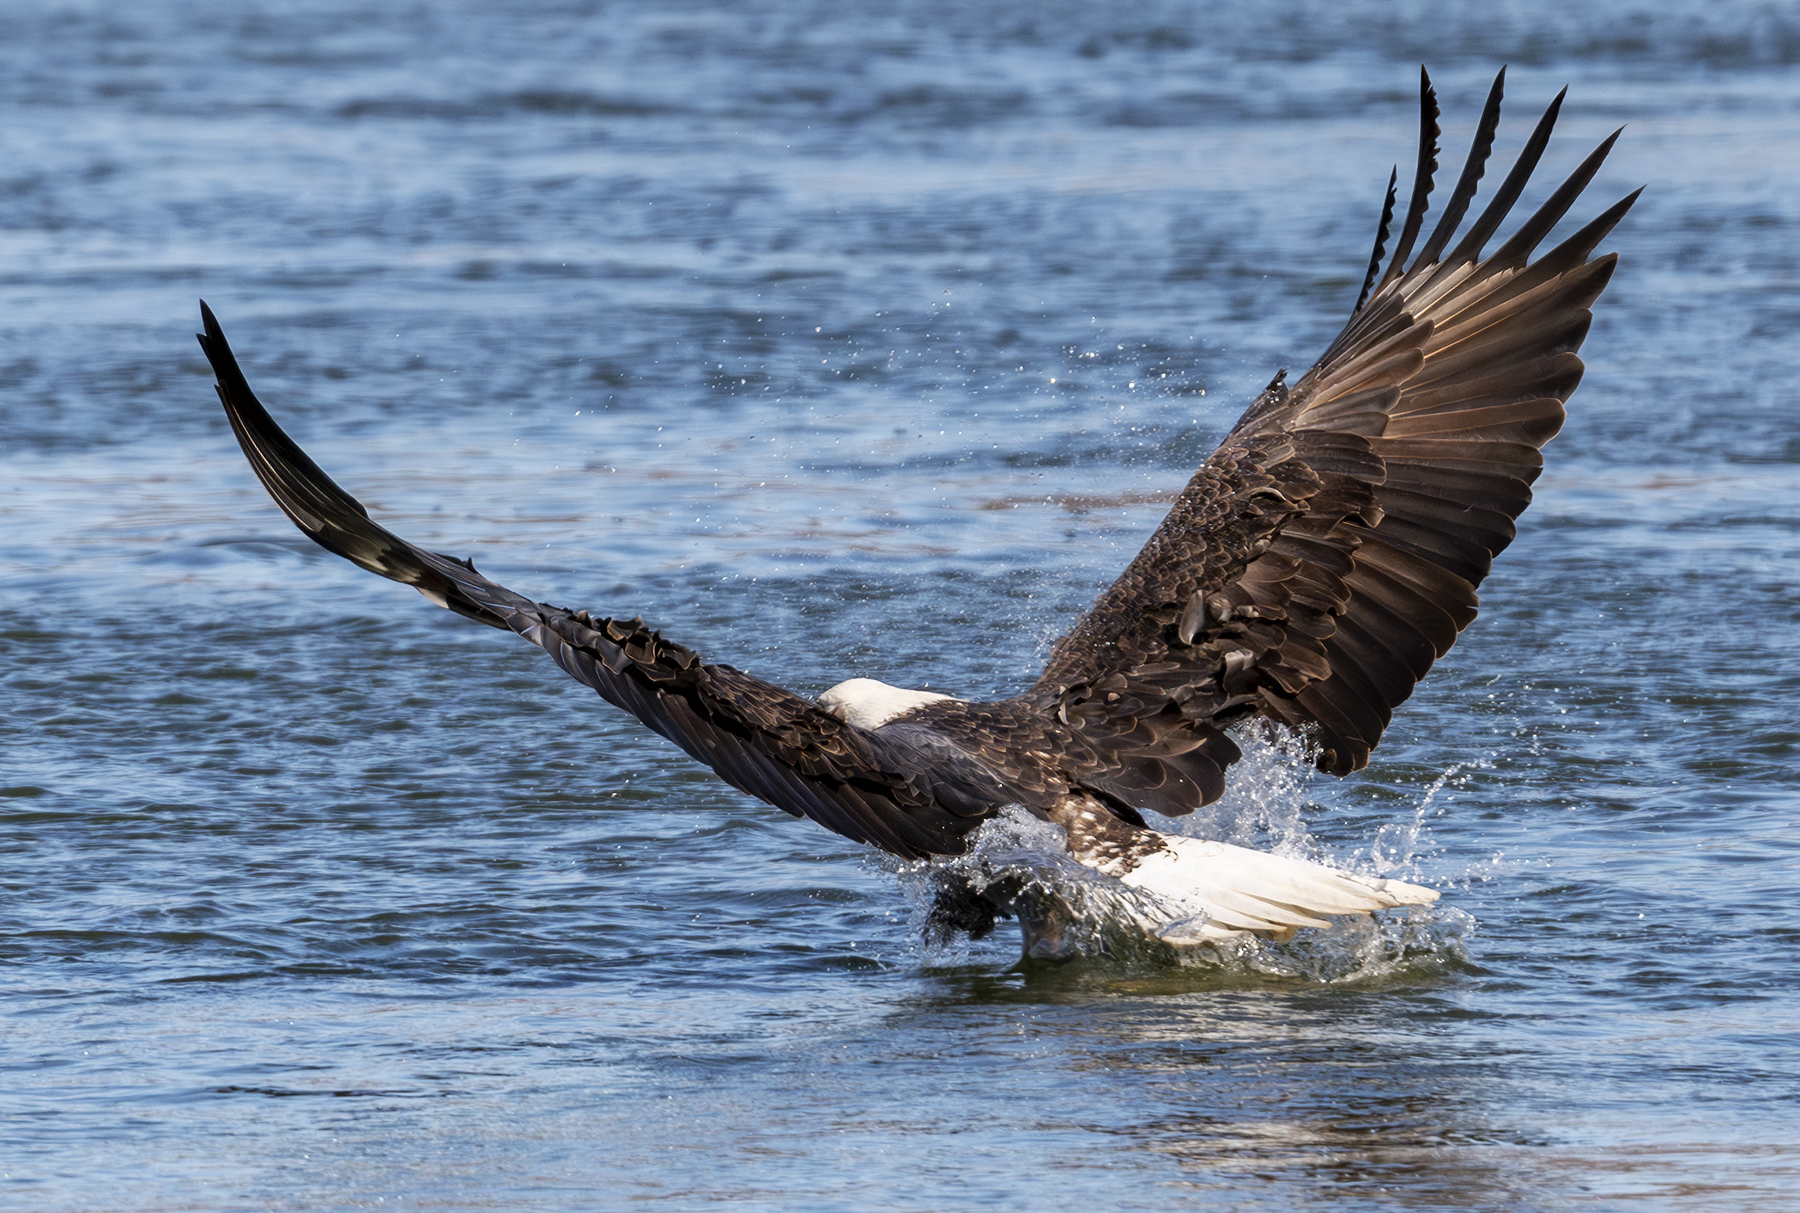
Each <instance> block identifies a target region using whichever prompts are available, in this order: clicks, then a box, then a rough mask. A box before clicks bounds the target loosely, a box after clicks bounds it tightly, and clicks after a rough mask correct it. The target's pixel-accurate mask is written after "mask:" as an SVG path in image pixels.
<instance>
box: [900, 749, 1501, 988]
mask: <svg viewBox="0 0 1800 1213" xmlns="http://www.w3.org/2000/svg"><path fill="white" fill-rule="evenodd" d="M1236 740H1237V742H1238V744H1239V746H1240V747H1241V748H1242V750H1243V753H1244V756H1243V758H1242V760H1241V761H1240V762H1239V763H1238V764H1237V765H1236V766H1234V768H1233V771H1232V782H1231V786H1230V789H1229V790H1228V791H1227V792H1226V794H1225V796H1223V797H1222V798H1221V799H1219V800H1218V801H1216V802H1215V803H1213V804H1211V805H1208V806H1207V807H1206V808H1204V809H1200V810H1198V811H1196V812H1195V813H1193V814H1192V815H1190V816H1188V817H1181V818H1162V819H1158V820H1157V821H1156V823H1155V824H1156V825H1157V827H1158V828H1159V829H1162V830H1164V831H1165V832H1168V833H1179V834H1185V835H1188V836H1191V837H1198V838H1210V839H1217V840H1220V841H1223V842H1230V843H1234V844H1236V845H1238V846H1246V847H1254V848H1257V849H1260V850H1266V851H1272V852H1274V853H1276V854H1280V855H1287V856H1292V857H1294V858H1299V859H1307V860H1311V861H1314V862H1321V863H1327V864H1331V865H1332V866H1335V867H1339V868H1343V869H1346V870H1348V871H1353V872H1358V873H1362V874H1366V875H1375V876H1387V875H1396V874H1401V873H1404V874H1406V875H1408V876H1411V877H1414V878H1417V877H1418V876H1419V875H1420V874H1419V873H1418V871H1417V866H1418V865H1417V859H1418V856H1419V854H1420V851H1421V849H1422V848H1424V847H1427V846H1428V845H1429V839H1428V835H1429V831H1428V828H1427V824H1426V819H1427V817H1428V816H1429V815H1430V813H1431V812H1432V811H1433V809H1434V805H1435V802H1436V801H1437V800H1438V798H1439V797H1440V795H1441V794H1442V793H1443V791H1444V790H1445V789H1446V788H1448V787H1452V786H1454V785H1455V783H1456V782H1457V781H1458V780H1459V779H1461V778H1464V777H1465V771H1466V770H1468V769H1471V768H1473V767H1479V766H1481V765H1485V764H1483V763H1474V764H1467V763H1465V764H1458V765H1456V766H1452V767H1450V768H1449V769H1447V770H1446V771H1444V772H1443V774H1442V775H1441V776H1439V777H1438V778H1437V779H1436V780H1435V781H1433V782H1432V783H1431V784H1430V785H1429V786H1428V787H1427V788H1426V789H1425V791H1424V793H1423V794H1422V795H1421V796H1420V797H1419V798H1418V799H1417V801H1416V802H1415V803H1414V804H1413V806H1412V811H1411V812H1410V813H1409V814H1408V815H1407V818H1406V820H1404V821H1398V822H1393V823H1390V824H1388V825H1386V826H1383V827H1382V829H1381V830H1380V832H1379V833H1378V834H1377V836H1376V838H1375V840H1374V841H1373V843H1371V844H1370V845H1369V847H1367V848H1366V849H1365V850H1362V851H1358V852H1355V853H1353V854H1351V855H1348V856H1343V855H1336V854H1332V853H1329V852H1327V851H1326V850H1325V848H1323V847H1322V846H1321V845H1320V844H1319V843H1318V841H1317V840H1316V839H1315V838H1314V837H1313V836H1312V834H1311V833H1310V832H1309V830H1308V828H1307V825H1306V822H1307V819H1308V817H1309V816H1312V815H1315V814H1317V813H1318V812H1320V811H1322V810H1321V805H1320V799H1321V798H1320V797H1319V795H1318V794H1317V793H1318V788H1319V785H1318V782H1317V781H1318V780H1319V778H1320V777H1319V775H1318V773H1317V770H1316V768H1315V767H1314V766H1313V763H1312V758H1313V755H1312V746H1311V745H1310V743H1309V741H1308V739H1307V738H1305V737H1304V736H1301V735H1297V734H1294V733H1292V732H1289V731H1286V730H1283V729H1278V728H1271V727H1267V726H1263V725H1252V726H1247V727H1245V728H1243V729H1241V730H1240V731H1239V732H1238V734H1237V736H1236ZM897 870H898V873H899V875H900V878H901V885H902V887H903V888H904V889H905V891H906V894H907V896H908V899H909V901H910V902H911V905H912V927H913V930H914V932H915V933H916V934H917V936H918V937H919V938H921V939H922V940H923V941H924V942H923V943H922V944H921V949H922V959H923V960H924V961H925V962H926V963H927V964H930V965H932V966H934V967H937V966H955V965H960V964H965V963H969V962H970V961H971V959H972V958H973V954H974V952H975V950H976V949H975V947H973V946H972V945H971V943H970V941H969V940H968V938H967V937H966V936H962V937H953V936H952V935H950V934H949V933H947V932H944V931H943V930H942V929H941V924H938V923H937V922H935V921H934V919H933V906H934V903H935V902H936V900H937V893H938V890H939V889H940V888H941V887H942V886H943V882H944V881H945V880H946V879H949V880H952V881H957V882H960V883H962V884H963V885H965V886H966V887H968V888H969V889H971V890H974V891H977V892H979V891H984V890H989V889H993V890H995V891H997V892H1001V893H1004V894H1008V895H1011V896H1014V897H1016V896H1018V895H1019V894H1026V895H1029V896H1032V897H1036V898H1039V899H1054V900H1055V901H1056V903H1057V904H1058V905H1059V906H1060V907H1063V908H1064V910H1065V912H1066V913H1067V915H1068V916H1069V917H1070V918H1071V919H1072V922H1073V926H1072V928H1071V930H1070V931H1068V932H1066V933H1065V936H1066V938H1068V939H1069V940H1070V941H1071V942H1072V943H1073V945H1074V950H1076V951H1078V952H1079V953H1080V954H1081V955H1082V956H1084V957H1090V958H1092V957H1104V958H1105V959H1106V960H1107V961H1108V962H1110V963H1113V964H1120V963H1123V964H1125V965H1127V966H1128V967H1138V966H1154V967H1169V966H1178V967H1186V968H1203V969H1206V970H1209V971H1224V972H1228V973H1229V972H1237V973H1242V974H1244V975H1246V976H1255V977H1261V978H1282V979H1295V980H1303V981H1315V982H1356V981H1371V980H1379V979H1381V978H1383V977H1387V976H1391V975H1394V974H1398V973H1404V972H1409V971H1419V970H1428V969H1432V968H1439V967H1442V966H1443V965H1445V964H1447V963H1455V962H1459V961H1462V960H1464V959H1465V958H1466V941H1467V940H1468V938H1469V937H1470V936H1471V935H1472V934H1473V932H1474V929H1475V920H1474V918H1473V917H1472V916H1470V915H1469V914H1467V913H1465V912H1464V911H1462V910H1459V909H1456V908H1455V907H1452V906H1445V905H1442V904H1438V905H1432V906H1413V907H1408V908H1405V909H1401V910H1390V911H1386V912H1383V913H1381V914H1380V915H1377V916H1375V917H1345V918H1340V919H1338V920H1336V921H1335V923H1334V925H1333V926H1332V927H1331V928H1330V929H1328V930H1310V931H1302V932H1300V933H1299V934H1298V935H1296V936H1295V937H1294V938H1293V939H1291V940H1287V941H1285V942H1283V941H1274V940H1263V939H1256V938H1245V939H1240V940H1234V941H1231V942H1228V943H1221V944H1209V945H1205V946H1201V947H1186V948H1176V947H1172V946H1170V945H1169V944H1167V943H1165V942H1164V941H1162V940H1160V939H1158V938H1156V937H1155V936H1154V935H1151V934H1148V933H1147V932H1146V930H1145V928H1144V926H1143V924H1144V923H1146V922H1156V921H1159V920H1162V919H1166V917H1167V914H1166V911H1164V910H1163V909H1162V907H1160V906H1159V905H1158V904H1157V902H1156V900H1155V899H1154V898H1153V897H1150V896H1148V895H1146V894H1143V893H1140V892H1137V891H1135V890H1132V889H1130V888H1128V887H1126V886H1125V885H1124V884H1122V883H1121V882H1119V881H1118V880H1115V879H1113V878H1112V877H1109V876H1106V875H1104V874H1102V873H1100V872H1096V871H1095V870H1094V869H1092V868H1089V867H1087V866H1085V865H1083V864H1079V863H1076V862H1075V861H1074V860H1073V859H1071V858H1070V857H1069V854H1068V852H1067V850H1066V849H1065V847H1064V845H1063V837H1062V831H1061V830H1060V829H1059V828H1057V827H1056V826H1052V825H1050V824H1048V823H1046V822H1042V821H1039V820H1037V819H1036V818H1034V817H1032V816H1031V815H1030V814H1028V813H1025V812H1023V811H1022V810H1009V811H1008V812H1006V813H1004V814H1002V815H1001V816H1000V817H998V818H996V819H995V820H994V821H992V822H990V823H989V824H988V825H986V826H984V827H983V829H982V831H981V833H980V835H979V836H978V837H977V839H976V842H975V845H974V846H973V847H972V848H971V849H970V851H969V853H968V854H967V855H963V856H960V857H957V858H955V859H950V860H940V861H937V862H936V863H933V864H922V863H921V864H909V865H904V866H901V867H899V868H898V869H897ZM1015 929H1016V928H1011V927H1009V926H1008V925H1007V924H1004V923H1002V924H1001V925H1000V927H999V929H998V930H997V931H996V937H997V938H999V939H1006V938H1008V937H1012V932H1013V931H1014V930H1015Z"/></svg>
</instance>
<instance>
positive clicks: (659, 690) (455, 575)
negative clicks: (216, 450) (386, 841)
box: [200, 303, 1006, 858]
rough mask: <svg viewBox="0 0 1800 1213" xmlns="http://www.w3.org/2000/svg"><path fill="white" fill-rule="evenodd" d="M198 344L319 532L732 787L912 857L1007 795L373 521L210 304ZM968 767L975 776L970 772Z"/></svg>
mask: <svg viewBox="0 0 1800 1213" xmlns="http://www.w3.org/2000/svg"><path fill="white" fill-rule="evenodd" d="M200 309H201V315H202V318H203V319H204V322H205V326H206V332H205V333H204V334H202V335H201V336H200V346H201V348H202V349H203V350H205V351H206V357H207V359H208V360H209V361H210V362H211V363H212V366H213V372H214V374H215V375H216V376H217V377H218V391H219V399H220V400H221V401H222V402H223V403H224V405H225V413H226V416H228V417H229V418H230V419H231V428H232V429H233V430H234V431H235V432H236V433H237V439H238V443H239V444H240V445H241V446H242V447H243V448H244V454H245V455H246V456H248V457H249V460H250V465H251V467H253V468H254V469H255V470H256V474H257V476H258V477H259V478H260V479H261V480H262V482H263V486H264V487H265V488H267V489H268V490H269V494H270V496H272V497H274V499H275V503H276V504H277V505H279V506H280V507H281V508H282V510H283V512H285V513H286V514H287V516H288V517H289V518H291V519H293V521H294V523H295V525H296V526H298V527H299V528H300V529H301V531H303V532H305V533H306V535H307V536H308V537H310V538H311V539H312V540H313V541H314V542H316V543H317V544H319V545H320V546H321V547H323V548H325V549H326V550H327V551H331V552H335V553H337V554H338V555H339V556H342V557H344V558H345V559H347V560H350V561H351V562H353V563H355V564H357V565H360V566H361V567H363V568H365V569H368V570H369V571H370V572H372V573H379V574H381V575H382V576H383V577H388V578H391V579H393V580H394V581H399V582H404V583H405V584H407V585H410V586H413V587H414V588H415V589H417V590H418V591H419V592H420V593H421V594H423V595H425V597H427V598H429V599H431V600H432V601H433V602H435V603H437V604H438V605H439V606H441V607H446V608H448V609H449V610H452V611H455V612H456V613H458V614H459V615H466V616H468V617H469V618H470V619H475V620H478V621H480V622H482V623H485V624H489V625H491V626H493V627H497V628H505V629H507V630H509V631H513V632H517V633H518V634H519V635H521V636H523V637H525V639H527V640H529V641H531V642H532V643H533V644H535V645H537V646H539V647H540V648H542V649H543V650H544V651H545V652H547V653H549V654H550V656H551V658H552V659H554V660H555V662H556V664H557V665H559V666H561V667H562V668H563V669H564V670H565V671H567V672H568V673H569V674H571V675H573V676H574V677H575V678H576V679H578V680H579V681H581V682H584V683H586V684H587V685H588V686H590V687H593V688H594V690H596V691H598V692H599V693H600V696H601V697H602V698H603V699H605V700H606V701H607V702H609V703H612V704H614V705H616V706H618V707H621V708H623V709H625V710H626V711H627V712H630V713H631V714H632V715H634V716H636V717H637V718H638V719H639V720H642V721H643V722H644V723H645V724H647V725H649V726H650V727H651V728H652V729H655V730H656V731H657V732H658V733H661V734H662V735H663V736H664V737H667V738H668V739H669V740H670V741H673V742H674V743H675V744H676V745H678V746H680V747H681V748H682V749H683V750H685V751H687V752H688V753H689V754H691V755H692V756H693V757H694V758H696V759H698V760H699V761H701V762H703V763H705V764H707V765H708V766H710V767H711V768H712V769H713V770H715V771H717V772H718V773H719V775H720V776H721V777H722V778H723V779H724V780H725V781H726V782H727V783H729V784H731V785H732V786H734V787H736V788H738V789H740V790H742V791H745V792H748V793H749V794H750V795H752V796H757V797H760V798H762V799H763V800H766V801H768V802H770V803H771V804H773V805H775V806H777V807H778V808H781V809H784V810H785V811H787V812H789V813H791V814H793V815H794V816H796V817H802V816H804V817H810V818H812V819H813V820H814V821H817V822H818V823H819V824H821V825H823V826H826V827H828V828H829V829H832V830H834V831H836V832H837V833H839V834H842V835H844V836H845V837H848V838H852V839H855V840H856V841H858V842H864V843H869V844H871V845H873V846H877V847H881V848H882V849H884V850H887V851H891V852H893V853H894V854H897V855H902V856H906V857H908V858H923V857H924V856H927V855H954V854H959V853H961V852H962V851H964V850H966V849H967V846H968V835H969V833H970V832H971V831H973V830H974V829H975V827H976V826H978V825H980V824H981V821H982V820H983V819H984V818H985V817H986V816H988V815H989V814H991V813H992V812H993V811H994V809H995V807H996V806H997V805H998V804H1003V803H1005V800H1006V797H1005V796H1004V795H1000V794H999V790H998V789H996V788H983V787H978V786H970V784H969V782H968V779H969V778H970V777H969V775H968V773H967V772H945V773H941V774H937V775H934V773H933V772H932V770H931V767H930V764H929V763H925V764H921V763H919V762H916V761H913V760H912V757H913V756H911V755H910V754H909V753H903V752H901V751H900V749H899V747H900V746H902V745H904V742H897V741H890V740H888V739H884V738H882V737H880V736H879V735H877V734H875V733H872V732H869V731H866V730H863V729H858V728H855V727H853V726H851V725H849V724H846V723H845V722H844V721H842V720H840V719H838V718H837V717H836V716H833V715H832V714H831V713H829V712H826V711H825V710H823V709H822V708H819V707H818V706H816V705H814V704H812V703H810V702H808V701H807V700H804V699H802V698H800V697H799V696H797V695H794V694H791V693H789V692H787V691H784V690H782V689H781V688H780V687H775V686H771V685H769V684H768V683H766V682H762V681H760V680H758V679H756V678H753V677H751V676H750V675H748V674H745V673H743V672H742V671H740V670H735V669H733V668H732V667H730V666H728V665H708V664H705V663H704V662H702V661H701V660H700V658H699V657H698V656H697V655H696V654H695V653H694V652H693V651H692V650H690V649H686V648H683V647H682V646H681V645H678V644H674V643H671V642H670V641H667V640H664V639H663V638H662V637H661V636H660V635H658V634H657V633H656V632H653V631H651V630H650V629H649V628H647V627H645V626H644V624H643V621H642V620H637V619H634V620H630V621H620V620H613V619H592V618H590V617H589V616H588V614H587V612H585V611H566V610H563V609H562V608H560V607H553V606H549V605H547V604H545V603H542V602H533V601H531V600H530V599H528V598H526V597H524V596H523V595H520V594H516V593H514V592H513V591H512V590H509V589H507V588H506V587H505V586H502V585H498V584H496V583H495V582H493V581H490V580H488V579H487V578H486V577H483V576H482V575H481V574H480V573H478V572H476V571H475V566H474V565H472V564H470V563H469V562H468V561H466V560H458V559H456V558H455V557H452V556H445V555H441V554H439V553H436V552H428V551H425V550H424V549H423V548H418V547H415V546H413V545H412V544H410V543H408V542H406V541H405V540H404V539H401V538H400V537H398V536H397V535H395V534H393V533H392V532H391V531H388V530H387V529H385V528H384V527H381V526H379V525H377V524H376V523H374V522H373V521H371V520H370V519H369V515H368V511H367V510H365V509H364V508H363V506H362V505H361V503H359V502H358V501H357V500H356V499H355V498H353V497H352V496H350V494H348V493H346V492H345V491H344V490H343V489H341V488H339V487H338V486H337V485H336V484H335V483H333V481H332V480H331V478H330V477H329V476H327V475H326V474H325V473H324V472H322V471H320V470H319V467H318V465H317V464H315V463H314V462H313V461H312V460H311V459H309V458H308V457H307V455H306V452H305V451H303V450H301V449H300V448H299V446H297V445H296V444H295V443H294V441H293V440H292V439H291V438H289V437H288V436H287V435H286V434H285V433H283V432H282V431H281V428H280V427H279V426H277V425H276V424H275V422H274V420H273V419H272V418H271V417H270V416H269V414H268V411H267V410H265V409H264V408H263V406H262V404H261V403H260V402H259V401H258V400H257V398H256V395H255V394H254V393H253V392H252V391H251V390H250V385H249V384H248V383H247V382H246V381H245V379H244V375H243V372H242V371H240V370H239V369H238V364H237V359H236V358H235V357H234V356H233V355H232V352H231V347H230V346H229V345H227V344H226V341H225V334H224V333H223V332H222V331H221V330H220V328H219V323H218V321H217V320H216V319H214V317H213V314H212V311H211V309H209V308H208V307H207V306H206V305H205V304H204V303H203V304H201V305H200ZM976 778H979V776H977V777H976Z"/></svg>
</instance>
